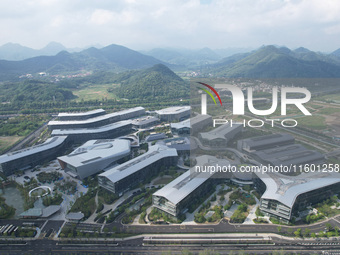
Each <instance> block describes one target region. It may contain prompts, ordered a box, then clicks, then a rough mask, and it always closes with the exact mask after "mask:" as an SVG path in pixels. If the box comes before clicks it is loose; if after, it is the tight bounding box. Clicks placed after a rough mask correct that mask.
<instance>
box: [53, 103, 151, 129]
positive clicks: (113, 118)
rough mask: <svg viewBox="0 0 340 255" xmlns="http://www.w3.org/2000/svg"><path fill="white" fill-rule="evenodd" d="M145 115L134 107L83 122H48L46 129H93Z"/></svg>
mask: <svg viewBox="0 0 340 255" xmlns="http://www.w3.org/2000/svg"><path fill="white" fill-rule="evenodd" d="M142 115H145V109H144V108H143V107H135V108H131V109H127V110H123V111H119V112H114V113H109V114H105V115H102V116H98V117H95V118H90V119H85V120H69V121H57V120H56V121H50V122H49V123H48V127H49V129H51V130H54V129H75V128H94V127H100V126H104V125H108V124H111V123H114V122H118V121H122V120H127V119H131V118H136V117H139V116H142Z"/></svg>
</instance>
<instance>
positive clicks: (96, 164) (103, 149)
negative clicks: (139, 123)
mask: <svg viewBox="0 0 340 255" xmlns="http://www.w3.org/2000/svg"><path fill="white" fill-rule="evenodd" d="M130 151H131V148H130V141H129V140H125V139H124V140H123V139H114V140H90V141H88V142H86V143H85V144H83V145H82V146H80V147H79V148H77V149H76V150H75V151H73V152H72V153H70V154H69V155H67V156H62V157H59V158H58V161H59V164H60V166H61V168H62V169H64V170H65V171H66V172H69V173H70V174H71V175H73V176H74V177H78V178H80V179H84V178H86V177H88V176H91V175H93V174H97V173H99V172H100V171H103V170H104V169H105V168H107V167H109V166H111V165H112V164H114V163H116V162H117V161H118V160H119V159H121V158H124V157H126V156H128V155H130Z"/></svg>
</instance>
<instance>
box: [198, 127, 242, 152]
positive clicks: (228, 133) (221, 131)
mask: <svg viewBox="0 0 340 255" xmlns="http://www.w3.org/2000/svg"><path fill="white" fill-rule="evenodd" d="M242 130H243V126H242V125H241V124H233V125H232V126H231V125H230V124H224V125H221V126H219V127H218V128H215V129H213V130H211V131H209V132H204V133H199V136H198V137H199V139H200V141H201V142H202V144H203V145H204V146H209V147H226V146H227V144H228V142H229V141H230V140H231V139H233V138H234V137H235V136H236V135H237V134H239V133H240V132H242Z"/></svg>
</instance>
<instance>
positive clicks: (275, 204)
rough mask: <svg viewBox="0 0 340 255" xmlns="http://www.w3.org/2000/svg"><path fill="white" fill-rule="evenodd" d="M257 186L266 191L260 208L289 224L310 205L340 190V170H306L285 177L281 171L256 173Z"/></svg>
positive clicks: (266, 213) (260, 190)
mask: <svg viewBox="0 0 340 255" xmlns="http://www.w3.org/2000/svg"><path fill="white" fill-rule="evenodd" d="M256 175H257V178H255V179H254V182H255V187H256V188H257V190H258V191H259V192H260V193H263V195H262V196H261V200H260V210H261V212H262V213H264V214H265V215H267V216H271V217H275V218H277V219H279V220H281V221H282V222H284V223H288V222H289V221H290V220H291V219H292V217H293V216H297V215H298V213H299V212H300V211H303V210H305V209H306V207H307V206H310V205H314V204H316V203H319V202H321V201H323V200H325V199H327V198H329V197H331V196H332V195H333V194H336V193H338V192H340V175H339V173H334V172H332V173H331V172H327V173H318V172H314V173H303V174H300V175H299V176H286V175H282V174H279V173H256Z"/></svg>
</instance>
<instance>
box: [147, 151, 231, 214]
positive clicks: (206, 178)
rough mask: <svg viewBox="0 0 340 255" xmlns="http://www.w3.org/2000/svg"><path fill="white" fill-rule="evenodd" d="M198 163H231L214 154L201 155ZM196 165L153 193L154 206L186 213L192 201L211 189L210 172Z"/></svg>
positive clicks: (169, 211)
mask: <svg viewBox="0 0 340 255" xmlns="http://www.w3.org/2000/svg"><path fill="white" fill-rule="evenodd" d="M196 161H197V164H196V165H200V166H203V165H209V166H216V165H229V161H227V160H221V159H217V158H216V157H213V156H207V155H203V156H199V157H197V158H196ZM195 169H196V168H195V167H193V168H191V169H189V170H188V171H186V172H185V173H184V174H182V175H181V176H179V177H177V178H176V179H175V180H173V181H172V182H170V183H169V184H167V185H166V186H164V187H163V188H161V189H160V190H158V191H156V192H155V193H154V194H153V195H152V206H153V207H156V208H158V209H160V210H162V211H164V212H166V213H168V214H170V215H172V216H175V217H178V216H179V215H180V214H181V213H184V212H185V211H186V210H187V208H188V206H190V204H191V203H194V202H195V201H196V200H197V199H198V198H200V197H202V196H204V194H205V193H206V192H209V191H211V189H212V187H213V184H214V181H216V179H214V178H212V176H213V174H211V173H210V172H203V171H202V172H196V171H195Z"/></svg>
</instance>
